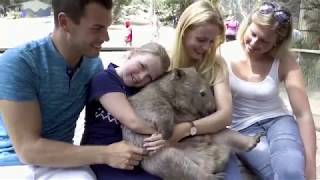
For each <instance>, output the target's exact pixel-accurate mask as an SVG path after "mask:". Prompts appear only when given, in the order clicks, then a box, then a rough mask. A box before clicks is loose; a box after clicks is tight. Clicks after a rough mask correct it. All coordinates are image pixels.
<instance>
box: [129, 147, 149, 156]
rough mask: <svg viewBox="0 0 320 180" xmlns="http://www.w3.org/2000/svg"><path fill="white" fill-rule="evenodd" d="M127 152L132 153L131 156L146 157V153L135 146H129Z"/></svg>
mask: <svg viewBox="0 0 320 180" xmlns="http://www.w3.org/2000/svg"><path fill="white" fill-rule="evenodd" d="M129 152H130V153H132V154H133V155H136V156H144V155H146V152H145V151H144V150H143V149H142V148H139V147H136V146H131V147H130V149H129Z"/></svg>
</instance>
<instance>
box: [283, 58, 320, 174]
mask: <svg viewBox="0 0 320 180" xmlns="http://www.w3.org/2000/svg"><path fill="white" fill-rule="evenodd" d="M282 63H283V64H282V66H281V67H283V69H280V72H281V71H282V72H283V73H281V74H284V76H283V77H284V78H283V79H284V84H285V87H286V90H287V93H288V97H289V101H290V105H291V107H292V110H293V113H294V115H295V116H296V119H297V123H298V126H299V131H300V134H301V138H302V141H303V145H304V149H305V160H306V167H305V175H306V177H307V179H316V135H315V125H314V121H313V117H312V112H311V109H310V104H309V100H308V97H307V93H306V88H305V85H304V81H303V75H302V72H301V69H300V67H299V64H298V63H297V62H296V58H295V56H294V55H291V54H290V55H289V56H288V57H287V58H285V59H284V61H283V62H282Z"/></svg>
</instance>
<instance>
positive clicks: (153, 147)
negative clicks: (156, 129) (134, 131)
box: [143, 133, 166, 153]
mask: <svg viewBox="0 0 320 180" xmlns="http://www.w3.org/2000/svg"><path fill="white" fill-rule="evenodd" d="M165 144H166V140H164V139H163V137H162V135H161V134H159V133H155V134H152V135H151V136H150V137H147V138H145V139H144V143H143V147H144V148H145V149H146V150H147V151H148V152H151V153H153V152H157V151H158V150H159V149H161V148H162V147H163V146H164V145H165Z"/></svg>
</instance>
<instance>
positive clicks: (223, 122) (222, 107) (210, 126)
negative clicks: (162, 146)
mask: <svg viewBox="0 0 320 180" xmlns="http://www.w3.org/2000/svg"><path fill="white" fill-rule="evenodd" d="M219 75H220V76H222V73H221V74H219ZM217 79H222V78H219V77H218V78H217ZM223 79H224V81H222V82H219V83H217V84H215V85H214V93H215V94H214V97H215V101H216V105H217V111H216V112H214V113H213V114H211V115H208V116H206V117H203V118H200V119H197V120H195V121H193V122H194V124H195V126H196V128H197V134H208V133H214V132H217V131H220V130H222V129H225V128H226V126H228V125H230V123H231V111H232V97H231V91H230V87H229V83H228V82H229V81H228V76H227V77H226V78H223ZM190 128H191V124H190V123H180V124H178V125H176V126H175V128H174V132H173V136H172V138H171V139H170V141H171V142H177V141H179V140H181V139H183V138H184V137H187V136H189V135H190Z"/></svg>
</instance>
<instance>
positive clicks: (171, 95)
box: [122, 68, 259, 180]
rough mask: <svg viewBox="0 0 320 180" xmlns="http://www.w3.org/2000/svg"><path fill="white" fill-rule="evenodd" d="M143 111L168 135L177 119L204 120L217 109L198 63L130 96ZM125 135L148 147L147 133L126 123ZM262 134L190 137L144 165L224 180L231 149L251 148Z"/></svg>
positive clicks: (172, 174) (201, 179) (166, 174)
mask: <svg viewBox="0 0 320 180" xmlns="http://www.w3.org/2000/svg"><path fill="white" fill-rule="evenodd" d="M129 101H130V102H131V104H132V105H133V107H134V108H135V110H136V112H137V113H138V115H139V116H140V117H141V118H143V119H144V120H145V121H146V122H147V123H149V125H150V126H151V127H153V128H155V129H156V130H158V131H159V132H160V133H161V134H162V135H163V137H164V138H165V139H169V138H170V137H171V135H172V131H173V127H174V124H175V123H179V122H182V121H191V120H195V119H199V118H201V117H204V116H206V115H208V114H211V113H213V112H214V111H215V101H214V96H213V93H212V91H211V89H210V87H209V85H208V83H207V82H206V81H205V80H204V79H202V78H201V77H200V75H199V74H198V73H197V72H196V71H195V69H193V68H183V69H182V68H181V69H175V70H173V71H171V72H169V73H168V74H166V75H165V76H163V77H162V78H160V79H158V80H157V81H155V82H153V83H151V84H149V85H148V86H146V87H145V88H144V89H142V90H141V91H140V92H139V93H137V94H135V95H134V96H132V97H130V98H129ZM122 132H123V138H124V139H125V140H127V141H129V142H131V143H133V144H135V145H137V146H139V147H142V144H143V139H144V138H145V137H146V136H143V135H141V134H136V133H134V132H133V131H131V130H130V129H128V128H126V127H123V130H122ZM258 141H259V137H258V136H257V137H248V136H243V135H241V134H239V133H237V132H235V131H231V130H223V131H221V132H219V133H215V134H210V135H199V136H194V137H189V138H186V139H184V140H182V141H180V142H179V143H177V144H174V145H168V146H167V147H164V148H162V149H161V150H160V151H159V152H157V153H155V154H152V155H150V156H148V157H146V158H145V159H144V160H143V161H142V167H143V168H144V169H145V170H146V171H148V172H149V173H151V174H154V175H157V176H159V177H161V178H163V179H170V180H207V179H208V180H209V179H210V180H215V179H223V176H222V172H223V169H224V167H225V164H226V162H227V161H228V159H229V152H230V150H231V149H232V148H233V149H237V150H241V151H246V150H250V149H251V148H253V147H254V146H255V145H256V143H257V142H258Z"/></svg>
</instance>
